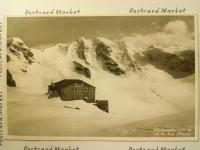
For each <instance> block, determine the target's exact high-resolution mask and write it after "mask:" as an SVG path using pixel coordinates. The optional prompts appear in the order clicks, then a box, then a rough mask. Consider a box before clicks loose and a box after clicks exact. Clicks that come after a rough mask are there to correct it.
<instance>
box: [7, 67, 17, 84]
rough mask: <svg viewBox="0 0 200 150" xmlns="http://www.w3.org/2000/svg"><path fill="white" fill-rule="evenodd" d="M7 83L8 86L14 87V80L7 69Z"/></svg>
mask: <svg viewBox="0 0 200 150" xmlns="http://www.w3.org/2000/svg"><path fill="white" fill-rule="evenodd" d="M7 85H8V86H10V87H16V82H15V80H14V79H13V77H12V74H11V73H10V72H9V70H7Z"/></svg>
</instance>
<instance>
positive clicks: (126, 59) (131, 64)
mask: <svg viewBox="0 0 200 150" xmlns="http://www.w3.org/2000/svg"><path fill="white" fill-rule="evenodd" d="M119 46H120V50H121V51H122V54H121V56H120V62H121V63H122V64H124V65H125V66H126V68H127V69H129V68H130V69H132V70H134V71H141V70H142V67H141V65H140V64H139V63H138V60H137V57H136V55H137V54H138V53H134V50H133V49H131V52H132V53H130V52H129V50H128V48H127V46H126V43H125V42H124V41H122V42H121V43H120V45H119Z"/></svg>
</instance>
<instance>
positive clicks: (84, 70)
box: [73, 61, 91, 78]
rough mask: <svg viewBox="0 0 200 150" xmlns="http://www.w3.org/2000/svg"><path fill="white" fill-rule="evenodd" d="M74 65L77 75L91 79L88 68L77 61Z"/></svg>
mask: <svg viewBox="0 0 200 150" xmlns="http://www.w3.org/2000/svg"><path fill="white" fill-rule="evenodd" d="M73 63H74V67H75V70H76V72H77V73H79V74H81V75H84V76H85V77H87V78H91V74H90V70H89V69H88V68H87V67H84V66H83V65H81V64H80V63H78V62H75V61H74V62H73Z"/></svg>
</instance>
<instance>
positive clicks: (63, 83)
mask: <svg viewBox="0 0 200 150" xmlns="http://www.w3.org/2000/svg"><path fill="white" fill-rule="evenodd" d="M73 83H85V84H87V85H89V86H92V87H94V88H95V86H93V85H91V84H89V83H86V82H84V81H82V80H79V79H64V80H61V81H58V82H55V83H53V84H52V85H55V86H56V88H62V87H65V86H68V85H71V84H73Z"/></svg>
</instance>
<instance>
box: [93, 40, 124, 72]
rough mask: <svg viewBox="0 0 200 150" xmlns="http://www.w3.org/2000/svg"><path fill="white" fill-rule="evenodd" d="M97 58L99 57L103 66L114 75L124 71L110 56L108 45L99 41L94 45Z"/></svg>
mask: <svg viewBox="0 0 200 150" xmlns="http://www.w3.org/2000/svg"><path fill="white" fill-rule="evenodd" d="M95 50H96V54H97V59H99V60H100V61H101V62H102V64H103V67H104V68H105V69H107V70H109V71H110V72H111V73H113V74H115V75H122V74H125V72H124V71H123V70H122V69H120V68H119V66H118V64H117V63H116V62H115V61H114V60H113V59H112V58H111V57H110V52H112V51H111V50H110V47H108V46H106V45H104V44H102V43H99V44H98V45H97V47H96V49H95Z"/></svg>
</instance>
